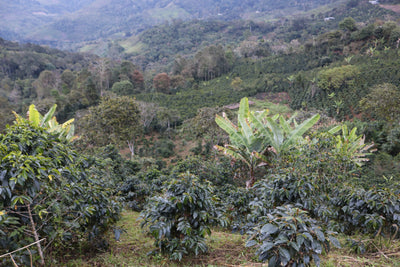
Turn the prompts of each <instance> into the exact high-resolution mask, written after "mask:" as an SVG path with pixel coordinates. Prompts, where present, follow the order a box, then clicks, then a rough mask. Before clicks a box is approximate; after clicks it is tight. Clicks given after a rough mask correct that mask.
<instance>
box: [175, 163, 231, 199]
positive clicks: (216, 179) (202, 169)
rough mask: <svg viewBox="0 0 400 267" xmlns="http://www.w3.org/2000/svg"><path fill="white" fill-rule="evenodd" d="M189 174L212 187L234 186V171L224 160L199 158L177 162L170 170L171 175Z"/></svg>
mask: <svg viewBox="0 0 400 267" xmlns="http://www.w3.org/2000/svg"><path fill="white" fill-rule="evenodd" d="M186 172H189V173H191V174H193V175H195V176H196V177H198V179H199V180H200V181H201V182H211V183H212V185H214V186H224V185H227V184H234V180H233V176H234V169H233V168H232V166H231V165H230V163H229V161H228V160H226V158H222V159H218V160H216V159H215V158H211V159H208V160H206V159H204V158H202V157H200V156H194V157H189V158H187V159H185V160H181V161H179V162H178V163H177V164H176V165H175V166H174V167H173V168H172V170H171V175H178V174H179V173H186ZM221 199H222V198H221Z"/></svg>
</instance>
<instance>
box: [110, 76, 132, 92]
mask: <svg viewBox="0 0 400 267" xmlns="http://www.w3.org/2000/svg"><path fill="white" fill-rule="evenodd" d="M111 91H113V92H114V93H116V94H117V95H133V94H134V93H135V90H134V87H133V84H132V83H131V82H130V81H127V80H124V81H121V82H116V83H114V84H113V86H112V88H111Z"/></svg>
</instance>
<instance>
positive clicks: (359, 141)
mask: <svg viewBox="0 0 400 267" xmlns="http://www.w3.org/2000/svg"><path fill="white" fill-rule="evenodd" d="M340 130H341V131H342V133H341V134H339V135H336V136H335V140H336V146H335V152H336V153H337V154H338V155H340V157H346V158H348V159H350V160H351V161H352V162H354V163H355V164H356V165H357V166H362V165H363V162H365V161H368V160H369V159H368V158H367V156H368V155H371V152H372V150H371V149H372V148H373V146H374V144H370V145H367V144H365V136H361V135H357V133H356V132H357V128H356V127H354V128H353V129H352V130H351V131H349V130H348V128H347V126H346V125H341V126H336V127H334V128H332V129H331V130H329V131H328V133H330V134H334V133H337V132H339V131H340Z"/></svg>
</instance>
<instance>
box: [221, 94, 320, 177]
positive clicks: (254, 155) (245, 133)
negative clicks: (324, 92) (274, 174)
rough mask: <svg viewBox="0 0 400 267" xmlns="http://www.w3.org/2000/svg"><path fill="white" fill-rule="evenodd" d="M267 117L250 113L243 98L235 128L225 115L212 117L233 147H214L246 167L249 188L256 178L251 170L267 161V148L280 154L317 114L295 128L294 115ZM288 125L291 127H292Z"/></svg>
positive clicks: (265, 111) (265, 113)
mask: <svg viewBox="0 0 400 267" xmlns="http://www.w3.org/2000/svg"><path fill="white" fill-rule="evenodd" d="M267 115H268V111H267V110H264V111H262V112H250V109H249V102H248V99H247V98H243V99H242V100H241V101H240V107H239V112H238V125H237V126H236V125H235V124H234V123H232V122H231V121H230V120H229V119H228V118H227V117H226V115H225V114H223V116H222V117H221V116H219V115H217V116H216V118H215V121H216V123H217V124H218V125H219V126H220V127H221V128H222V129H223V130H224V131H225V132H227V133H228V135H229V138H230V141H231V144H232V145H225V147H220V146H216V147H215V148H216V149H218V150H220V151H223V152H224V153H225V154H226V155H229V156H230V157H232V158H234V159H236V160H241V161H242V162H244V163H245V164H246V165H247V166H248V167H249V171H250V176H251V179H252V181H251V183H250V184H251V185H252V184H253V183H254V179H255V178H254V177H253V174H254V170H255V169H256V168H257V167H258V166H260V165H263V164H264V163H266V162H268V158H267V157H266V155H265V153H266V151H267V149H268V148H269V147H272V148H273V149H271V150H272V151H274V152H275V153H276V154H278V155H279V154H280V153H281V151H283V150H287V149H289V148H290V147H291V146H292V145H293V144H294V143H295V142H296V141H297V140H298V139H299V138H301V137H302V135H303V134H304V133H305V132H306V131H307V130H308V129H310V128H311V127H312V126H313V125H314V124H315V123H316V122H317V121H318V120H319V115H315V116H313V117H312V118H310V119H308V120H306V121H304V122H303V123H302V124H300V125H298V124H297V123H296V121H295V120H294V116H293V117H292V118H290V119H289V120H285V119H284V117H283V116H280V115H275V116H273V117H268V116H267ZM278 121H279V123H278ZM291 124H294V128H293V127H292V126H291Z"/></svg>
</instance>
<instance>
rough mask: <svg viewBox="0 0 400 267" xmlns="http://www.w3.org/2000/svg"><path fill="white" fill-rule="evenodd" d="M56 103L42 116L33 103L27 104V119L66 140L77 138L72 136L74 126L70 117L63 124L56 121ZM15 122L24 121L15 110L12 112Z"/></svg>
mask: <svg viewBox="0 0 400 267" xmlns="http://www.w3.org/2000/svg"><path fill="white" fill-rule="evenodd" d="M56 108H57V105H56V104H54V105H53V106H52V107H51V108H50V110H49V111H48V112H47V113H46V114H45V115H44V116H42V114H40V112H39V111H38V110H37V109H36V107H35V105H34V104H32V105H30V106H29V111H28V116H27V117H28V121H29V122H30V123H31V124H33V125H35V126H38V127H43V128H45V129H46V130H47V131H48V132H50V133H54V134H58V135H59V137H62V138H65V139H66V140H68V141H70V142H72V141H73V140H75V139H77V137H76V136H74V132H75V126H74V124H73V122H74V119H70V120H68V121H66V122H64V123H63V124H59V123H58V122H57V119H56V117H55V116H54V113H55V111H56ZM13 113H14V115H15V118H16V122H17V123H24V122H25V121H26V120H25V119H24V118H23V117H22V116H20V115H18V114H17V113H16V112H14V111H13Z"/></svg>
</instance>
